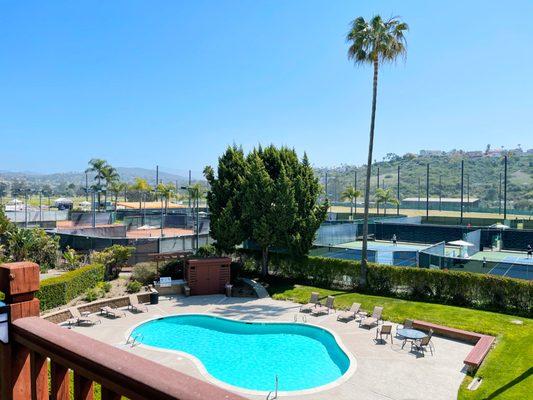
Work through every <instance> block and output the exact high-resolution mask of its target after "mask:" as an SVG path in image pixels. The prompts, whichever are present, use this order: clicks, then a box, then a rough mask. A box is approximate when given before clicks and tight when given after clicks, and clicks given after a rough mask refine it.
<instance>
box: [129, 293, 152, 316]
mask: <svg viewBox="0 0 533 400" xmlns="http://www.w3.org/2000/svg"><path fill="white" fill-rule="evenodd" d="M129 299H130V304H128V310H130V309H131V310H132V311H135V312H147V311H148V307H146V305H144V304H143V303H139V298H138V297H137V295H135V294H132V295H130V296H129Z"/></svg>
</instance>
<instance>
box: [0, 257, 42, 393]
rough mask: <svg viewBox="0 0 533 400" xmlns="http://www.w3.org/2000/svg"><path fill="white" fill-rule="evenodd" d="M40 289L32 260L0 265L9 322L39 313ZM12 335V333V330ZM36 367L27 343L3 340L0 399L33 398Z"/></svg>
mask: <svg viewBox="0 0 533 400" xmlns="http://www.w3.org/2000/svg"><path fill="white" fill-rule="evenodd" d="M37 290H39V266H38V265H37V264H35V263H32V262H18V263H7V264H1V265H0V291H2V292H3V293H4V294H5V296H6V298H5V303H6V304H7V305H8V306H9V314H10V318H9V324H8V329H9V330H10V331H11V324H12V323H13V321H15V320H17V319H19V318H25V317H35V316H39V300H38V299H36V298H34V293H35V292H36V291H37ZM10 336H11V333H10ZM31 370H32V368H31V362H30V352H29V350H28V349H27V348H25V347H24V346H21V345H19V344H17V343H14V342H13V340H11V337H10V340H9V343H8V344H3V343H0V399H1V400H31V388H32V386H34V384H33V383H32V379H31V376H32V373H31V372H32V371H31Z"/></svg>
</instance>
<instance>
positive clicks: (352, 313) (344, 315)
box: [337, 303, 361, 321]
mask: <svg viewBox="0 0 533 400" xmlns="http://www.w3.org/2000/svg"><path fill="white" fill-rule="evenodd" d="M360 309H361V304H360V303H353V304H352V306H351V307H350V309H349V310H346V311H343V312H341V313H339V315H337V321H351V320H352V319H355V318H356V317H357V313H358V312H359V310H360Z"/></svg>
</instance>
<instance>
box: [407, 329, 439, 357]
mask: <svg viewBox="0 0 533 400" xmlns="http://www.w3.org/2000/svg"><path fill="white" fill-rule="evenodd" d="M432 336H433V330H432V329H430V330H429V333H428V335H427V336H424V337H423V338H422V339H419V340H413V341H412V342H411V348H412V347H415V348H416V349H417V350H419V351H421V352H424V351H425V349H426V347H427V348H428V349H429V351H430V352H431V355H433V347H434V346H433V343H431V337H432Z"/></svg>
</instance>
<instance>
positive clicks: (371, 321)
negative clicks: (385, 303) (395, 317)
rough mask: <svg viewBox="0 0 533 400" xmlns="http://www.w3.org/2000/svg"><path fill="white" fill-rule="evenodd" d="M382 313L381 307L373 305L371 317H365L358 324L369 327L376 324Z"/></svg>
mask: <svg viewBox="0 0 533 400" xmlns="http://www.w3.org/2000/svg"><path fill="white" fill-rule="evenodd" d="M382 313H383V307H378V306H376V307H374V311H373V312H372V316H371V317H366V318H365V319H363V320H361V321H360V322H359V326H366V327H368V328H371V327H372V326H374V325H378V324H379V321H380V320H381V314H382Z"/></svg>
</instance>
